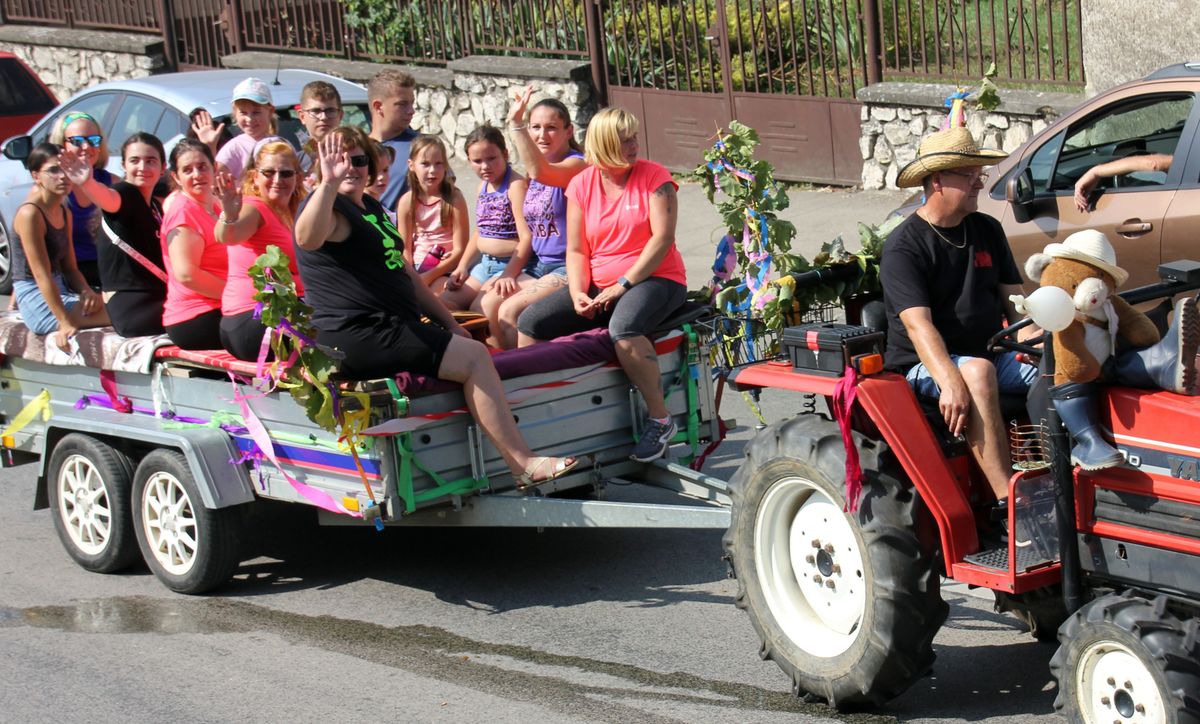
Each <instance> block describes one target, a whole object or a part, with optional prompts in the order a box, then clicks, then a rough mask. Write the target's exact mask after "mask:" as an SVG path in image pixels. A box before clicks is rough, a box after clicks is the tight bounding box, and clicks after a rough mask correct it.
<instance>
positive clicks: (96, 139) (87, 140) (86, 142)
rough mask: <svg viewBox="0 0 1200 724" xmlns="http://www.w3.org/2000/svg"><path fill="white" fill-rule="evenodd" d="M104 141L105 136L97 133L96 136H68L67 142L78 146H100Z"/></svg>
mask: <svg viewBox="0 0 1200 724" xmlns="http://www.w3.org/2000/svg"><path fill="white" fill-rule="evenodd" d="M103 142H104V136H101V135H100V134H98V133H97V134H96V135H94V136H67V143H69V144H71V145H72V146H75V147H76V148H87V147H88V146H91V147H92V148H100V144H101V143H103Z"/></svg>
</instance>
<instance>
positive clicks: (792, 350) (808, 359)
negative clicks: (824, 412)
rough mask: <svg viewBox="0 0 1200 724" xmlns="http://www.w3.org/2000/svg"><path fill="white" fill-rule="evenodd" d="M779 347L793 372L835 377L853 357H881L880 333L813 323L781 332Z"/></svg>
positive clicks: (853, 327)
mask: <svg viewBox="0 0 1200 724" xmlns="http://www.w3.org/2000/svg"><path fill="white" fill-rule="evenodd" d="M783 348H784V349H785V350H786V351H787V354H788V357H790V358H791V360H792V368H793V369H796V370H802V371H804V372H809V373H812V374H815V375H824V376H827V377H839V376H841V374H842V372H844V371H845V369H846V366H847V365H849V364H850V363H851V361H852V360H853V359H854V358H855V357H857V356H859V355H864V354H883V332H878V331H876V330H874V329H871V328H869V327H859V326H857V325H854V324H835V323H833V322H813V323H810V324H801V325H799V326H796V327H788V328H787V329H785V330H783Z"/></svg>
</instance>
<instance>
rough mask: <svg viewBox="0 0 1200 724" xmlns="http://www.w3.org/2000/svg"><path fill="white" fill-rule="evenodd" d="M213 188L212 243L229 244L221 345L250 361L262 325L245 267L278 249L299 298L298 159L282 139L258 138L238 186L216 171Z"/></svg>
mask: <svg viewBox="0 0 1200 724" xmlns="http://www.w3.org/2000/svg"><path fill="white" fill-rule="evenodd" d="M217 191H218V193H219V194H220V198H221V208H222V209H224V212H223V213H222V214H221V223H220V224H218V225H217V233H216V236H217V241H219V242H221V243H222V244H227V245H228V246H229V278H228V279H227V280H226V282H225V292H224V294H222V295H221V346H222V347H224V348H225V351H226V352H228V353H229V354H231V355H233V356H234V357H237V358H238V359H243V360H249V361H253V360H256V359H258V353H259V349H260V348H261V347H262V340H263V334H264V333H265V332H266V327H264V326H263V324H262V322H260V321H259V320H258V319H257V318H256V316H255V313H254V310H255V307H256V305H257V302H256V301H255V299H254V295H255V294H257V293H258V291H257V290H256V289H255V288H254V282H253V281H252V280H251V279H250V273H249V269H250V267H252V266H254V264H255V262H256V261H257V260H258V257H259V255H260V254H263V253H264V252H266V250H267V247H268V246H276V247H279V250H280V251H282V252H283V253H284V254H286V255H287V256H288V259H289V262H288V269H289V270H290V271H291V273H292V279H294V280H295V285H296V293H297V294H299V295H301V296H304V282H303V281H301V279H300V272H299V270H298V269H297V268H296V249H295V244H294V242H293V241H292V227H293V226H294V224H295V220H296V209H298V208H299V207H300V200H301V198H302V196H303V194H304V187H303V185H302V184H301V183H300V159H299V158H298V157H297V156H296V152H295V151H293V150H292V147H291V145H289V144H288V143H287V142H286V141H265V142H262V143H260V144H259V145H258V147H257V148H255V149H254V152H253V153H252V154H251V157H250V166H249V167H248V168H247V169H246V172H245V173H244V174H243V175H242V183H241V188H238V186H237V184H235V183H234V181H233V179H232V178H231V177H229V176H227V175H225V174H220V175H218V176H217ZM243 195H244V197H245V202H244V203H243Z"/></svg>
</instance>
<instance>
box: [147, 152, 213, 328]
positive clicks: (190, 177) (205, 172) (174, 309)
mask: <svg viewBox="0 0 1200 724" xmlns="http://www.w3.org/2000/svg"><path fill="white" fill-rule="evenodd" d="M215 167H216V159H215V158H214V157H213V153H212V149H210V148H209V147H208V146H207V145H206V144H204V143H201V142H200V141H194V140H192V139H189V138H185V139H182V140H181V141H179V143H177V144H175V148H173V149H171V183H172V185H173V186H174V187H175V189H176V190H175V192H174V193H172V194H171V196H170V198H169V199H168V200H167V203H166V204H165V205H166V206H167V212H166V215H165V216H163V222H162V230H161V231H160V234H159V238H160V239H161V241H162V249H163V259H164V260H166V262H167V302H166V304H165V305H163V327H164V328H165V329H166V332H167V336H168V337H170V338H171V341H172V342H174V343H175V344H177V345H179V346H180V347H182V348H183V349H220V348H221V332H220V327H221V293H222V292H223V291H224V290H225V275H226V273H227V266H228V263H229V262H228V255H227V254H226V252H225V247H224V246H223V245H222V244H221V243H220V242H219V241H217V239H216V236H215V232H216V226H217V212H218V211H219V209H218V207H217V201H216V198H215V197H214V196H213V173H214V168H215Z"/></svg>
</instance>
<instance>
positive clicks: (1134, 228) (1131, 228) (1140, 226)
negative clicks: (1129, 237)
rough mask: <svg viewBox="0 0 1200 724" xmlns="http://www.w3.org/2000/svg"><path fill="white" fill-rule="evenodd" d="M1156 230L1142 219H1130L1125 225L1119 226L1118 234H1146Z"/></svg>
mask: <svg viewBox="0 0 1200 724" xmlns="http://www.w3.org/2000/svg"><path fill="white" fill-rule="evenodd" d="M1153 228H1154V224H1151V223H1150V222H1149V221H1142V220H1141V219H1130V220H1128V221H1126V222H1125V223H1123V224H1117V229H1116V231H1117V233H1118V234H1145V233H1146V232H1147V231H1150V230H1151V229H1153Z"/></svg>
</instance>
